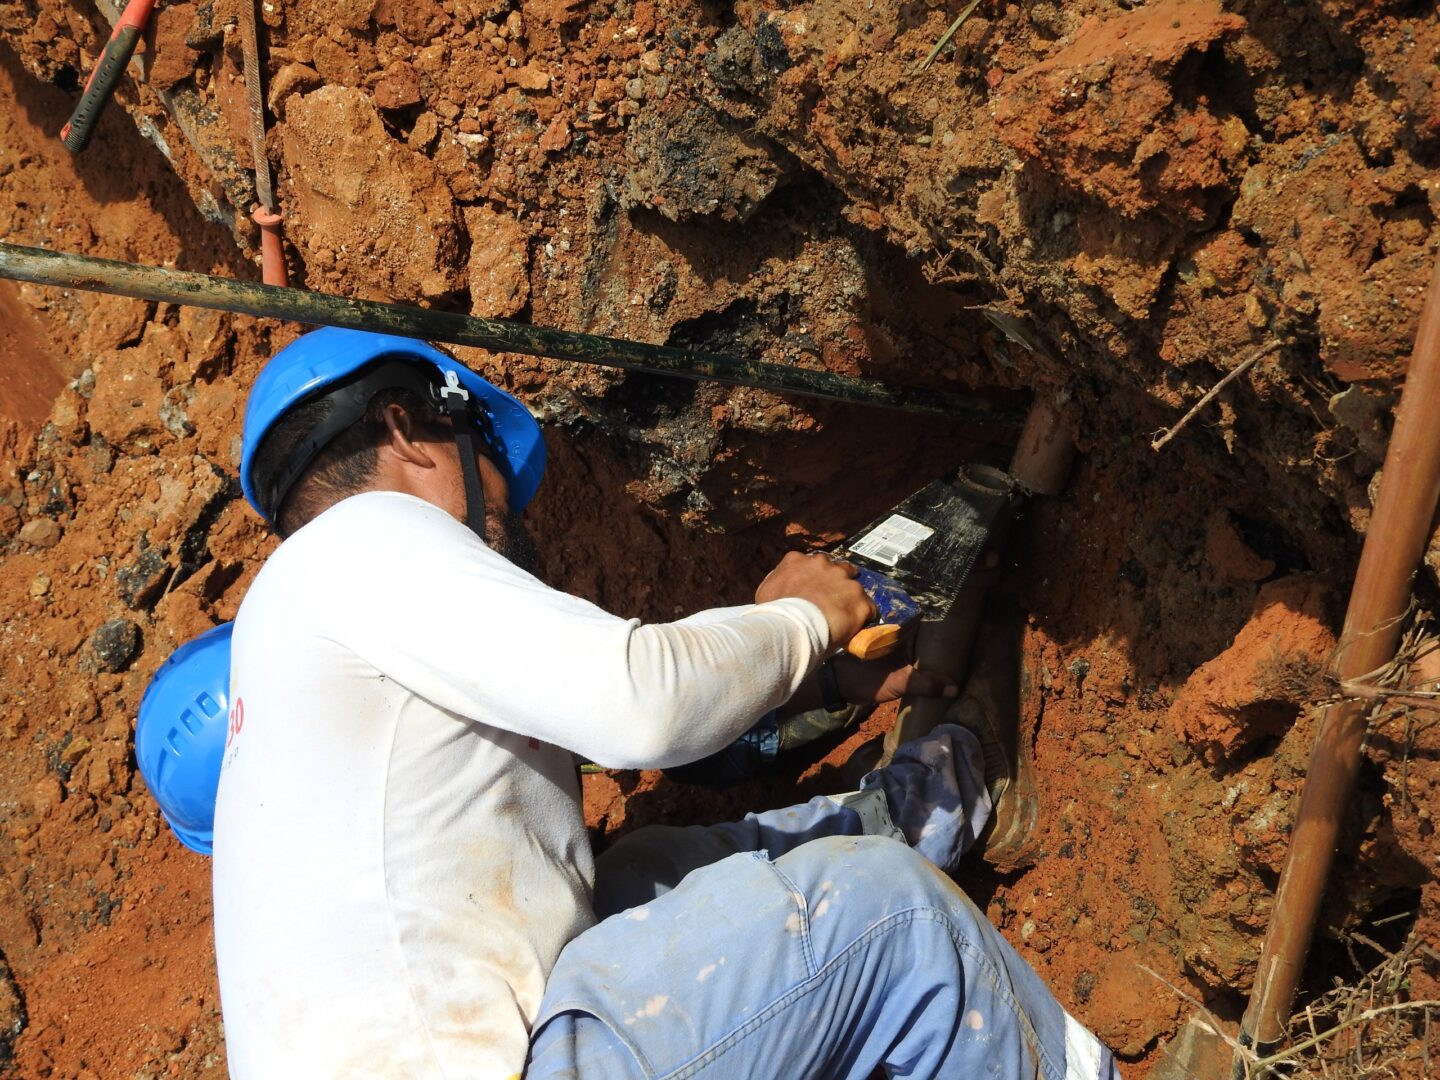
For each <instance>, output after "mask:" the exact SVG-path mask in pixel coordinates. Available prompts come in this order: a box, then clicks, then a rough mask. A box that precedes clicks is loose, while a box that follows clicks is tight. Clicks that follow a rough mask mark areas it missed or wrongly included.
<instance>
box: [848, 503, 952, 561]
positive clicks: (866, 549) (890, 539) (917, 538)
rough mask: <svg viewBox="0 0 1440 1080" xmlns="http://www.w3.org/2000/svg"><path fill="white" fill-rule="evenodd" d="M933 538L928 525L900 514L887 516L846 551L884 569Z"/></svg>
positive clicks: (933, 532) (933, 531) (932, 532)
mask: <svg viewBox="0 0 1440 1080" xmlns="http://www.w3.org/2000/svg"><path fill="white" fill-rule="evenodd" d="M934 535H935V530H934V529H932V528H930V526H928V525H922V524H920V522H918V521H912V520H911V519H910V518H907V517H902V516H901V515H900V514H891V515H890V516H889V517H888V518H886V519H885V520H884V521H882V522H881V523H880V524H879V525H876V526H875V528H873V529H871V530H870V531H869V532H868V533H866V534H865V535H864V536H862V537H860V539H859V540H856V541H855V542H854V543H852V544H851V545H850V550H851V551H852V552H853V553H854V554H856V555H863V556H865V558H867V559H873V560H874V561H875V562H878V563H883V564H884V565H885V566H894V565H895V564H896V563H898V562H899V561H900V560H901V559H903V558H904V557H905V556H906V555H909V554H910V553H911V552H912V551H914V550H915V549H916V548H917V547H919V546H920V545H921V544H922V543H924V542H925V541H926V540H928V539H929V538H930V537H932V536H934Z"/></svg>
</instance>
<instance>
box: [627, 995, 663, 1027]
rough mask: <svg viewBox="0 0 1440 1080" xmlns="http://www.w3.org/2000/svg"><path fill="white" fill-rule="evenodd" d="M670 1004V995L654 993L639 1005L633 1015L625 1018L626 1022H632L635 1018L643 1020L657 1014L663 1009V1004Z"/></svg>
mask: <svg viewBox="0 0 1440 1080" xmlns="http://www.w3.org/2000/svg"><path fill="white" fill-rule="evenodd" d="M668 1004H670V997H669V995H667V994H656V995H655V996H654V997H652V998H651V999H650V1000H649V1001H647V1002H645V1004H644V1005H642V1006H640V1008H639V1010H638V1011H637V1012H636V1013H635V1015H634V1016H631V1017H628V1018H627V1019H626V1020H625V1023H626V1024H633V1023H635V1022H636V1021H637V1020H645V1019H648V1018H649V1017H652V1016H659V1015H660V1014H661V1013H662V1012H664V1011H665V1006H666V1005H668Z"/></svg>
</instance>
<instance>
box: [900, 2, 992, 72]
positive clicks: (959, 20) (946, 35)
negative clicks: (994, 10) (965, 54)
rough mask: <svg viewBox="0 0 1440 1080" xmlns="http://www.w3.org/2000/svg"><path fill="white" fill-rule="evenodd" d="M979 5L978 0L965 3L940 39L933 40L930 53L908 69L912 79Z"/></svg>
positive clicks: (931, 60)
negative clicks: (933, 43)
mask: <svg viewBox="0 0 1440 1080" xmlns="http://www.w3.org/2000/svg"><path fill="white" fill-rule="evenodd" d="M979 6H980V0H970V3H969V4H968V5H966V7H965V10H964V11H962V12H960V15H959V17H958V18H957V19H956V20H955V21H954V22H953V23H951V24H950V27H949V29H947V30H946V31H945V33H943V34H941V35H940V40H939V41H937V42H935V47H934V48H933V49H931V50H930V55H929V56H927V57H925V59H924V60H921V61H920V63H918V64H916V65H915V66H914V67H913V68H911V69H910V76H909V77H910V78H912V79H913V78H914V77H915V76H916V75H919V74H920V73H921V72H922V71H924V70H925V69H926V68H928V67H929V66H930V65H931V64H933V63H934V62H935V57H937V56H939V55H940V50H941V49H943V48H945V46H946V45H948V44H950V39H951V38H953V37H954V36H955V31H957V30H959V29H960V27H961V26H963V25H964V24H965V20H966V19H968V18H969V17H970V16H971V14H972V13H973V12H974V11H975V9H976V8H977V7H979Z"/></svg>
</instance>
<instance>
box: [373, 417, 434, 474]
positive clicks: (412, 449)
mask: <svg viewBox="0 0 1440 1080" xmlns="http://www.w3.org/2000/svg"><path fill="white" fill-rule="evenodd" d="M381 417H382V418H383V419H384V421H385V438H384V441H383V442H381V444H380V450H381V452H382V453H383V452H387V451H388V452H389V453H391V454H393V455H394V456H395V457H396V458H397V459H398V461H399V462H402V463H404V464H406V465H413V466H414V467H415V468H417V469H433V468H434V467H435V457H434V455H433V454H432V453H431V449H432V448H433V446H434V445H435V441H434V439H432V438H429V437H428V433H427V432H426V431H425V429H424V427H423V426H422V425H420V424H417V423H416V422H415V418H414V417H413V416H411V415H410V413H409V412H407V411H406V409H405V406H403V405H400V404H398V403H393V402H392V403H391V404H389V405H386V406H385V409H384V411H383V412H382V413H381Z"/></svg>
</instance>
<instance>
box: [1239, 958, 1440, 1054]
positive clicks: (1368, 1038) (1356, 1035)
mask: <svg viewBox="0 0 1440 1080" xmlns="http://www.w3.org/2000/svg"><path fill="white" fill-rule="evenodd" d="M1353 936H1354V937H1355V939H1356V940H1358V941H1359V942H1361V943H1362V944H1365V945H1367V946H1369V947H1370V948H1372V949H1374V950H1376V951H1377V952H1379V953H1380V954H1381V955H1382V956H1383V957H1384V959H1383V960H1381V962H1380V963H1379V964H1377V965H1375V967H1373V968H1372V969H1371V970H1370V971H1369V972H1367V973H1366V974H1365V976H1364V977H1362V978H1361V979H1359V980H1358V981H1357V982H1355V983H1354V984H1351V985H1343V986H1336V987H1335V988H1334V989H1333V990H1331V991H1330V992H1329V993H1327V994H1325V995H1323V996H1322V997H1320V998H1319V999H1318V1000H1316V1001H1314V1002H1312V1003H1311V1004H1310V1005H1309V1006H1308V1007H1306V1009H1305V1011H1304V1012H1302V1013H1299V1014H1297V1015H1296V1016H1295V1017H1294V1018H1293V1019H1292V1020H1291V1023H1290V1040H1291V1041H1290V1045H1289V1046H1287V1047H1286V1048H1285V1049H1284V1050H1281V1051H1279V1052H1278V1053H1275V1054H1272V1055H1270V1056H1269V1057H1265V1058H1256V1057H1255V1056H1254V1055H1253V1054H1251V1055H1249V1059H1248V1061H1247V1064H1248V1066H1249V1069H1248V1073H1249V1075H1252V1076H1260V1075H1264V1074H1265V1073H1266V1072H1267V1071H1274V1072H1278V1073H1283V1074H1284V1075H1287V1076H1289V1077H1292V1078H1294V1080H1371V1078H1379V1077H1396V1076H1433V1075H1434V1074H1435V1068H1436V1067H1437V1066H1440V1060H1437V1059H1436V1056H1435V1055H1434V1054H1432V1049H1433V1048H1434V1047H1435V1046H1436V1042H1435V1040H1436V1039H1437V1038H1440V1001H1410V1000H1407V998H1408V996H1409V989H1410V972H1411V969H1412V968H1415V967H1417V966H1418V965H1419V964H1420V963H1421V961H1422V956H1424V955H1428V956H1430V957H1432V958H1434V959H1440V955H1437V954H1436V953H1435V951H1434V950H1433V949H1431V948H1430V947H1429V946H1428V945H1426V944H1425V943H1424V942H1422V941H1421V940H1420V939H1419V938H1416V937H1414V936H1411V938H1410V939H1409V940H1408V941H1406V942H1405V944H1404V945H1403V946H1401V948H1400V949H1399V950H1398V951H1396V952H1393V953H1392V952H1389V951H1387V950H1386V949H1384V948H1382V947H1381V946H1379V945H1377V944H1375V942H1373V941H1370V940H1369V939H1368V938H1365V937H1363V936H1361V935H1353Z"/></svg>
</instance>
